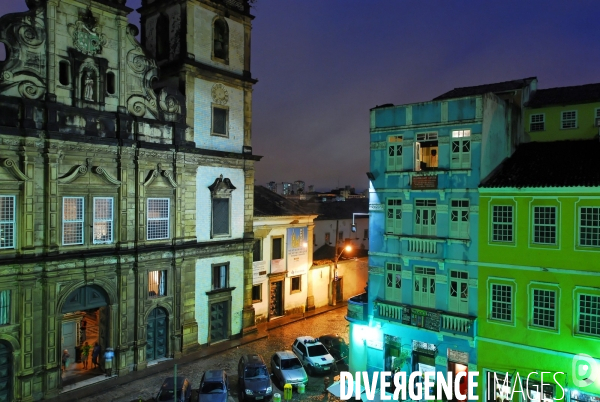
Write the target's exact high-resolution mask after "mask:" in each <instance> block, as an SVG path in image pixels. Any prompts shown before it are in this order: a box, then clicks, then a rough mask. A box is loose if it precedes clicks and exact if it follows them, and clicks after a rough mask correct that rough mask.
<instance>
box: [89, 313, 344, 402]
mask: <svg viewBox="0 0 600 402" xmlns="http://www.w3.org/2000/svg"><path fill="white" fill-rule="evenodd" d="M346 311H347V309H345V308H340V309H337V310H333V311H329V312H327V313H323V314H319V315H317V316H314V317H311V318H307V319H304V320H300V321H297V322H294V323H292V324H288V325H286V326H283V327H279V328H276V329H273V330H271V331H269V337H268V338H266V339H261V340H259V341H256V342H252V343H248V344H246V345H243V346H240V347H238V348H235V349H230V350H227V351H225V352H223V353H220V354H217V355H213V356H210V357H207V358H204V359H200V360H198V361H196V362H193V363H187V364H184V365H179V366H178V370H177V373H178V374H177V375H178V376H184V377H187V378H188V379H189V380H190V382H191V383H192V387H193V388H194V390H197V388H198V387H199V386H200V379H201V378H202V374H203V373H204V371H206V370H216V369H223V370H226V372H227V374H228V375H229V381H230V388H231V390H230V397H229V402H235V401H237V400H238V395H237V393H238V390H237V364H238V361H239V359H240V357H241V356H242V355H243V354H247V353H258V354H261V355H262V356H263V358H264V359H265V361H266V362H267V365H268V366H270V364H269V362H270V359H271V356H272V355H273V353H274V352H276V351H280V350H291V345H292V342H293V341H294V340H295V339H296V337H298V336H302V335H310V336H314V337H318V336H321V335H325V334H331V333H337V334H340V335H341V336H343V337H344V338H345V339H346V341H348V322H347V321H346V320H345V319H344V314H345V313H346ZM338 369H344V368H343V367H338ZM269 370H270V367H269ZM334 374H337V373H334ZM172 376H173V370H172V369H168V370H165V371H164V372H161V373H160V374H155V375H152V376H149V377H146V378H144V379H140V380H136V381H133V382H131V383H128V384H125V385H121V386H119V387H117V388H113V389H111V390H109V391H106V392H104V393H102V394H98V395H94V396H91V397H87V398H82V399H80V401H85V402H133V401H135V402H138V401H139V400H140V399H141V400H142V401H144V402H145V401H150V400H152V398H153V397H154V396H155V395H156V393H157V391H158V388H159V387H160V385H161V383H162V380H163V379H164V378H165V377H172ZM332 377H333V375H331V376H330V379H331V382H333V378H332ZM323 383H324V376H315V377H312V376H311V377H310V378H309V381H308V384H307V386H306V393H305V394H302V395H300V394H298V393H297V392H296V391H295V390H294V398H293V400H294V401H315V402H317V401H326V400H327V396H326V394H325V393H323V390H324V385H323ZM273 385H274V390H273V392H274V393H275V392H278V393H280V394H281V395H282V397H283V391H282V388H283V385H282V384H277V383H276V382H275V383H274V384H273ZM282 399H283V398H282ZM196 400H197V396H196V394H195V393H194V394H193V395H192V402H195V401H196Z"/></svg>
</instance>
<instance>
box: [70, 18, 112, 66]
mask: <svg viewBox="0 0 600 402" xmlns="http://www.w3.org/2000/svg"><path fill="white" fill-rule="evenodd" d="M68 28H69V33H70V34H71V37H72V38H73V46H75V47H76V48H77V50H79V51H80V52H81V53H83V54H87V55H88V56H94V55H96V54H98V53H101V52H102V47H103V46H105V45H106V36H105V35H104V34H102V33H101V32H100V29H99V27H98V26H97V20H96V18H95V17H94V15H93V14H92V11H91V10H90V9H89V8H88V10H87V11H86V13H85V14H83V15H82V16H81V17H80V19H79V21H77V22H76V23H75V24H69V26H68Z"/></svg>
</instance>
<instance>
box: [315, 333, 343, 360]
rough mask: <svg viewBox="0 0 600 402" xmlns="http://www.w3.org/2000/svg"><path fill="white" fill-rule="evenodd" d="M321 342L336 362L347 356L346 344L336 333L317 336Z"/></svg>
mask: <svg viewBox="0 0 600 402" xmlns="http://www.w3.org/2000/svg"><path fill="white" fill-rule="evenodd" d="M317 339H318V340H319V342H321V343H322V344H323V345H325V347H326V348H327V350H328V351H329V353H330V354H331V356H333V358H334V359H335V361H336V362H339V361H344V359H346V358H348V350H349V348H348V344H347V343H346V341H345V340H344V338H342V337H341V336H339V335H338V334H329V335H323V336H320V337H318V338H317Z"/></svg>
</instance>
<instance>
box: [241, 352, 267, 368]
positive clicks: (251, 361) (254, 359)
mask: <svg viewBox="0 0 600 402" xmlns="http://www.w3.org/2000/svg"><path fill="white" fill-rule="evenodd" d="M246 364H247V365H248V366H265V365H266V364H265V360H264V359H263V358H262V356H261V355H257V354H253V355H246Z"/></svg>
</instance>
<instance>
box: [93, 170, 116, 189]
mask: <svg viewBox="0 0 600 402" xmlns="http://www.w3.org/2000/svg"><path fill="white" fill-rule="evenodd" d="M92 171H93V172H94V173H96V174H97V175H99V176H102V177H103V178H104V179H105V180H106V181H108V182H109V183H112V184H116V185H118V186H120V185H121V181H120V180H118V179H117V178H116V177H114V176H113V175H111V174H110V173H108V172H107V171H106V170H105V169H103V168H101V167H100V166H95V167H94V168H93V169H92Z"/></svg>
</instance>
